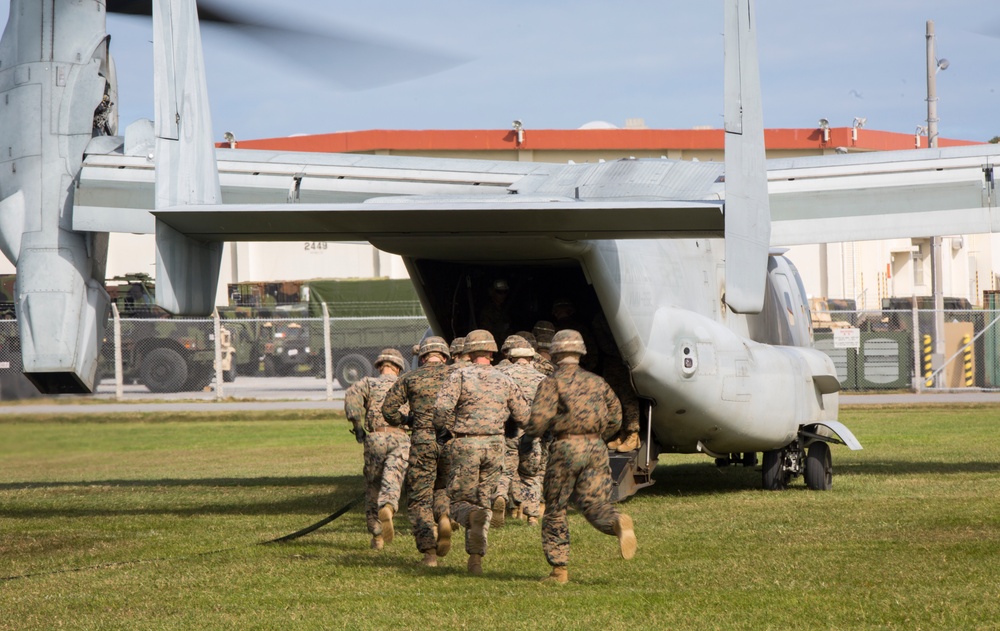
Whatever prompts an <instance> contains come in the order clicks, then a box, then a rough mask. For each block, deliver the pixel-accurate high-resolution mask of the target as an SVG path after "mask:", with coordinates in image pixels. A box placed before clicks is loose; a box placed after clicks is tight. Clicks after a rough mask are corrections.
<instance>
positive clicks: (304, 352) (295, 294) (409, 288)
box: [229, 278, 427, 387]
mask: <svg viewBox="0 0 1000 631" xmlns="http://www.w3.org/2000/svg"><path fill="white" fill-rule="evenodd" d="M229 296H230V306H231V308H240V307H243V308H250V309H255V310H257V311H258V313H260V314H261V321H262V322H263V324H264V325H266V324H268V323H270V325H271V326H270V327H267V326H262V327H261V329H262V330H261V335H262V336H266V335H270V336H271V337H270V339H265V340H263V344H260V347H261V348H262V349H263V356H262V361H263V363H264V365H265V367H267V368H268V369H269V370H270V371H273V372H274V373H275V374H286V375H290V374H314V375H323V374H324V354H323V321H322V317H323V304H324V303H325V304H326V305H327V309H328V311H329V314H330V345H331V348H332V352H333V365H334V371H333V372H334V377H335V378H336V380H337V381H338V382H340V384H341V386H343V387H347V386H349V385H351V384H353V383H354V382H355V381H358V380H359V379H361V378H362V377H366V376H368V375H371V374H373V373H374V362H375V358H376V357H378V353H379V351H380V350H382V349H383V348H388V347H392V348H396V349H399V350H400V352H402V353H403V354H404V356H408V355H409V354H410V352H411V349H412V347H413V344H414V343H415V342H418V341H419V340H420V339H421V337H423V335H424V333H425V331H426V330H427V318H426V317H425V316H424V313H423V309H422V308H421V306H420V302H419V300H418V299H417V294H416V291H415V290H414V289H413V284H412V283H411V282H410V281H409V280H406V279H390V278H368V279H312V280H303V281H282V282H243V283H233V284H230V285H229ZM241 341H242V338H241ZM241 341H238V342H237V346H239V344H240V343H241ZM239 352H240V351H239V350H238V351H237V353H239Z"/></svg>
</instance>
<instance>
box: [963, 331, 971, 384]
mask: <svg viewBox="0 0 1000 631" xmlns="http://www.w3.org/2000/svg"><path fill="white" fill-rule="evenodd" d="M970 342H972V336H971V335H966V336H965V337H963V338H962V355H963V357H962V359H963V360H964V361H963V368H964V373H963V374H964V375H965V387H966V388H971V387H972V385H973V383H972V382H973V375H972V344H971V343H970Z"/></svg>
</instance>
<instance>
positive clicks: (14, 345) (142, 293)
mask: <svg viewBox="0 0 1000 631" xmlns="http://www.w3.org/2000/svg"><path fill="white" fill-rule="evenodd" d="M14 278H15V277H14V275H13V274H7V275H3V276H2V277H0V292H2V293H0V318H5V319H6V318H9V319H11V320H12V319H13V318H14V305H13V303H14V295H13V294H14V291H13V285H14ZM105 288H106V289H107V291H108V295H109V296H110V297H111V300H112V301H113V302H114V303H115V304H116V305H117V307H118V313H119V315H120V317H121V346H122V378H123V380H124V381H125V382H132V383H140V384H143V385H145V386H146V387H147V388H149V390H150V392H157V393H159V392H180V391H191V390H201V389H202V388H204V387H205V386H207V385H208V384H210V383H211V382H212V379H213V377H214V376H215V334H214V326H213V325H212V323H211V322H210V321H207V320H205V319H200V320H194V319H184V318H176V317H173V316H171V315H170V314H169V313H168V312H167V311H165V310H164V309H162V308H161V307H158V306H157V305H156V303H155V294H154V292H155V287H154V284H153V281H152V279H151V278H150V277H149V275H148V274H127V275H125V276H119V277H115V278H112V279H111V280H110V281H109V282H108V283H107V285H106V286H105ZM220 337H221V341H220V344H221V346H222V368H223V375H224V377H225V380H226V381H232V380H233V379H235V378H236V370H235V362H234V354H235V348H234V345H233V343H232V333H231V331H229V330H228V329H226V328H225V327H223V328H222V329H221V333H220ZM0 338H2V339H0V369H3V370H5V371H12V372H20V371H21V344H20V339H19V338H18V336H17V326H16V323H15V322H13V321H10V322H4V326H0ZM114 359H115V348H114V340H113V332H112V328H111V324H110V321H109V324H108V328H107V330H106V331H105V339H104V344H103V346H102V349H101V356H100V357H99V358H98V363H97V371H98V372H97V374H98V379H101V378H102V377H108V376H113V375H114V374H115V362H114Z"/></svg>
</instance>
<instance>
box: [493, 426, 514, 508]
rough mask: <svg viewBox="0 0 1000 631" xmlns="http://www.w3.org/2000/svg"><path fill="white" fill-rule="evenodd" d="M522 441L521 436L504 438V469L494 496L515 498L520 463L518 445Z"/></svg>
mask: <svg viewBox="0 0 1000 631" xmlns="http://www.w3.org/2000/svg"><path fill="white" fill-rule="evenodd" d="M520 442H521V437H520V436H518V437H517V438H506V437H505V438H504V454H503V470H502V471H501V472H500V481H499V482H498V483H497V490H496V493H495V494H494V495H493V497H502V498H504V499H508V498H511V499H513V498H514V495H515V494H514V480H515V477H516V475H517V465H518V455H517V446H518V443H520ZM508 503H509V502H508Z"/></svg>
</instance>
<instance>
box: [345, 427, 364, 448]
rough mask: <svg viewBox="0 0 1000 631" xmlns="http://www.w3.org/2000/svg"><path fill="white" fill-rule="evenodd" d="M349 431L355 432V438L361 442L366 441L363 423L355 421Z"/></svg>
mask: <svg viewBox="0 0 1000 631" xmlns="http://www.w3.org/2000/svg"><path fill="white" fill-rule="evenodd" d="M349 431H350V432H351V433H352V434H354V440H356V441H358V442H359V443H364V442H365V428H364V427H362V426H361V423H355V425H354V427H352V428H351V429H350V430H349Z"/></svg>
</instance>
